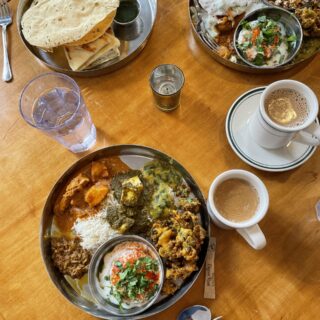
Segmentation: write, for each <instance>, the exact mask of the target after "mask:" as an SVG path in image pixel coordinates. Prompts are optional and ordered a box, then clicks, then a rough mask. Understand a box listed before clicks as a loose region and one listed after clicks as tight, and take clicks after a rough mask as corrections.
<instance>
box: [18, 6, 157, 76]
mask: <svg viewBox="0 0 320 320" xmlns="http://www.w3.org/2000/svg"><path fill="white" fill-rule="evenodd" d="M31 3H32V0H21V1H19V5H18V9H17V28H18V32H19V35H20V38H21V40H22V42H23V43H24V45H25V47H26V48H27V49H28V51H29V52H30V53H31V54H32V55H33V56H34V57H35V58H37V59H38V60H39V61H40V62H42V63H43V64H45V65H46V66H47V67H48V68H50V69H52V70H55V71H57V72H61V73H65V74H68V75H71V76H78V77H90V76H98V75H102V74H106V73H109V72H112V71H115V70H117V69H120V68H121V67H123V66H124V65H126V64H127V63H128V62H130V61H131V60H132V59H134V58H135V57H136V56H137V55H138V54H139V53H140V52H141V51H142V50H143V48H144V47H145V45H146V43H147V41H148V39H149V37H150V34H151V31H152V29H153V25H154V22H155V20H156V15H157V0H139V3H140V6H141V11H140V14H139V17H138V19H137V21H136V22H135V23H134V24H132V25H130V26H120V25H116V24H115V23H113V24H112V30H113V32H114V33H115V36H116V37H118V38H119V40H120V57H118V58H116V59H113V60H111V61H108V62H106V63H103V64H101V65H98V66H96V67H94V68H93V69H88V70H82V71H72V69H71V68H70V67H69V65H68V62H67V59H66V57H65V55H64V53H63V49H62V48H61V49H57V51H56V52H54V53H49V52H45V51H43V50H41V49H39V48H37V47H35V46H32V45H30V44H29V43H28V42H27V41H26V40H25V38H24V36H23V34H22V31H21V18H22V15H23V14H24V12H25V11H26V10H27V9H28V8H29V6H30V5H31Z"/></svg>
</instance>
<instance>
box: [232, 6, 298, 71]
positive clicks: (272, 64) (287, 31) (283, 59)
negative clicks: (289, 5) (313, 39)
mask: <svg viewBox="0 0 320 320" xmlns="http://www.w3.org/2000/svg"><path fill="white" fill-rule="evenodd" d="M302 40H303V31H302V27H301V24H300V22H299V20H298V19H297V18H296V17H295V16H294V15H292V14H291V13H290V12H288V11H287V10H284V9H281V8H275V7H269V8H268V7H267V8H261V9H258V10H255V11H253V12H251V13H249V14H248V15H247V16H245V17H244V18H243V19H242V20H241V21H240V23H239V24H238V26H237V28H236V30H235V33H234V39H233V43H234V47H235V50H236V52H237V54H238V56H239V57H240V59H241V60H242V61H243V62H244V63H246V64H248V65H250V66H251V67H254V68H259V69H274V68H278V67H280V66H283V65H285V64H288V63H289V62H290V61H292V60H293V58H294V57H295V56H296V54H297V53H298V51H299V50H300V47H301V44H302Z"/></svg>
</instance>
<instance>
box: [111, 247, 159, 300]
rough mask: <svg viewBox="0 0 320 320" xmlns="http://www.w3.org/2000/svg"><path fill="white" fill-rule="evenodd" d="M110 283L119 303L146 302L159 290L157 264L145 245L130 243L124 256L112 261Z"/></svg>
mask: <svg viewBox="0 0 320 320" xmlns="http://www.w3.org/2000/svg"><path fill="white" fill-rule="evenodd" d="M110 282H111V285H112V287H113V292H114V293H115V295H116V296H117V297H118V299H119V300H120V301H119V302H120V303H121V302H125V303H130V302H134V301H135V302H137V301H139V302H146V301H148V300H149V299H150V298H152V297H153V296H154V294H155V292H156V291H157V290H158V288H159V283H160V268H159V262H158V260H157V259H156V258H155V257H154V256H153V255H152V254H151V252H150V251H149V249H148V248H147V247H146V246H145V245H143V244H140V243H138V242H135V243H130V246H129V248H128V251H127V252H126V254H123V255H122V256H121V257H118V258H117V259H116V260H114V261H113V263H112V267H111V272H110Z"/></svg>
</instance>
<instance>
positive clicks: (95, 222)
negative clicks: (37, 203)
mask: <svg viewBox="0 0 320 320" xmlns="http://www.w3.org/2000/svg"><path fill="white" fill-rule="evenodd" d="M127 235H128V236H140V237H141V236H142V237H143V238H144V239H147V240H148V241H149V242H150V243H151V244H152V245H153V246H154V247H155V248H156V250H157V252H158V253H159V255H160V257H161V259H162V261H163V264H164V267H165V269H166V272H165V278H164V281H163V286H162V290H161V293H160V295H159V297H158V298H157V299H156V300H155V301H153V302H152V304H151V305H150V306H148V308H147V309H146V310H144V311H142V312H141V313H139V314H135V315H132V316H130V319H143V318H146V317H150V316H153V315H155V314H157V313H159V312H161V311H163V310H165V309H167V308H168V307H170V306H172V305H173V304H174V303H175V302H176V301H178V300H179V299H181V298H182V296H183V295H184V294H186V293H187V292H188V291H189V290H190V289H191V287H192V285H193V283H194V282H195V281H196V279H197V278H198V276H199V274H200V272H201V269H202V267H203V265H204V262H205V258H206V253H207V248H208V242H209V235H210V223H209V217H208V213H207V209H206V205H205V200H204V197H203V195H202V193H201V191H200V189H199V187H198V185H197V184H196V182H195V180H194V179H193V178H192V177H191V175H190V174H189V173H188V172H187V170H186V169H185V168H184V167H183V166H182V165H181V164H179V163H178V162H177V161H175V160H174V159H172V158H171V157H170V156H168V155H166V154H164V153H162V152H160V151H158V150H155V149H152V148H149V147H145V146H138V145H116V146H110V147H107V148H104V149H101V150H98V151H95V152H93V153H91V154H89V155H87V156H85V157H83V158H82V159H80V160H78V161H77V162H76V163H74V164H73V165H72V166H71V167H70V168H68V169H67V170H66V172H65V173H64V174H63V175H62V176H61V177H60V178H59V179H58V181H57V183H56V184H55V185H54V187H53V188H52V190H51V192H50V194H49V196H48V198H47V201H46V203H45V206H44V209H43V214H42V220H41V226H40V242H41V243H40V244H41V254H42V257H43V261H44V264H45V267H46V269H47V271H48V274H49V276H50V278H51V280H52V282H53V283H54V285H55V286H56V287H57V289H58V290H59V291H60V292H61V293H62V294H63V295H64V296H65V298H66V299H67V300H69V301H70V302H71V303H73V304H74V305H76V306H77V307H78V308H80V309H82V310H83V311H85V312H87V313H89V314H91V315H93V316H95V317H99V318H102V319H110V320H116V319H119V318H124V319H125V318H126V317H127V316H126V315H114V314H112V312H109V311H107V310H106V309H105V308H103V307H102V306H101V304H99V303H98V302H97V301H96V298H95V297H94V296H93V295H92V293H91V290H90V287H89V279H88V270H89V265H90V261H93V260H92V259H93V257H94V256H95V253H96V252H98V251H97V250H99V249H98V248H99V246H101V245H103V244H104V243H106V242H107V241H115V239H117V237H123V236H127ZM110 239H111V240H110ZM128 272H129V271H128Z"/></svg>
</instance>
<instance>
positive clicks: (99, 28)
mask: <svg viewBox="0 0 320 320" xmlns="http://www.w3.org/2000/svg"><path fill="white" fill-rule="evenodd" d="M115 15H116V10H115V11H113V12H112V13H110V14H109V15H108V16H107V17H106V18H105V19H104V20H102V21H101V22H100V23H98V24H97V25H96V26H95V27H94V28H93V29H92V30H91V31H90V32H89V33H87V34H86V35H85V36H84V37H83V38H81V39H80V40H77V41H73V42H70V43H67V44H66V45H67V46H82V45H83V44H86V43H89V42H92V41H95V40H97V39H98V38H100V37H101V36H102V35H103V34H104V33H105V32H106V31H107V30H108V29H109V27H110V26H111V24H112V21H113V19H114V17H115Z"/></svg>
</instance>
